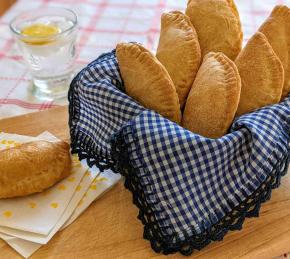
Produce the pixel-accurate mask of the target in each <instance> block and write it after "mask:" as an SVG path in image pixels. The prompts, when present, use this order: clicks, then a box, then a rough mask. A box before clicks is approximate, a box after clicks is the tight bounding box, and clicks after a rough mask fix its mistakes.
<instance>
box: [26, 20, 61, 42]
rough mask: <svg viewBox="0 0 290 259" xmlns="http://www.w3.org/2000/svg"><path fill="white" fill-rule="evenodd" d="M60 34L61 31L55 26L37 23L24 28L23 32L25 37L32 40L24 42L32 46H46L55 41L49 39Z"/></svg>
mask: <svg viewBox="0 0 290 259" xmlns="http://www.w3.org/2000/svg"><path fill="white" fill-rule="evenodd" d="M59 32H60V29H59V28H58V27H57V26H55V25H49V24H42V23H35V24H32V25H28V26H26V27H24V28H23V29H22V31H21V34H22V35H23V36H28V37H31V38H24V39H22V41H24V42H25V43H28V44H32V45H44V44H47V43H50V42H52V41H53V39H49V37H51V36H54V35H56V34H58V33H59Z"/></svg>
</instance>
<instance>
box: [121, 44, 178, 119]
mask: <svg viewBox="0 0 290 259" xmlns="http://www.w3.org/2000/svg"><path fill="white" fill-rule="evenodd" d="M116 50H117V51H116V55H117V59H118V63H119V67H120V71H121V76H122V79H123V81H124V86H125V90H126V93H127V94H128V95H129V96H131V97H132V98H134V99H135V100H136V101H138V102H139V103H141V104H142V105H143V106H144V107H146V108H148V109H152V110H154V111H156V112H158V113H160V114H161V115H163V116H164V117H166V118H167V119H169V120H171V121H174V122H176V123H180V121H181V111H180V106H179V101H178V95H177V92H176V89H175V86H174V84H173V82H172V80H171V78H170V76H169V74H168V72H167V70H166V69H165V67H164V66H163V65H162V64H161V63H160V62H159V61H158V59H157V58H156V57H155V56H154V55H153V54H152V53H151V52H150V51H148V50H147V49H145V48H144V47H142V46H141V45H139V44H136V43H120V44H118V45H117V48H116Z"/></svg>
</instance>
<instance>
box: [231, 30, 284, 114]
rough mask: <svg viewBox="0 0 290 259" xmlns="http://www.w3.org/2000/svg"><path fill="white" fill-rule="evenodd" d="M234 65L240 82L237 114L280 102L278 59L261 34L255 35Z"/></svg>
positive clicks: (281, 83)
mask: <svg viewBox="0 0 290 259" xmlns="http://www.w3.org/2000/svg"><path fill="white" fill-rule="evenodd" d="M235 63H236V65H237V68H238V70H239V74H240V76H241V80H242V89H241V99H240V103H239V107H238V111H237V115H242V114H245V113H249V112H252V111H253V110H255V109H258V108H261V107H263V106H266V105H270V104H275V103H278V102H279V101H280V99H281V95H282V90H283V83H284V70H283V66H282V63H281V61H280V59H279V58H278V56H277V55H276V54H275V52H274V50H273V49H272V47H271V45H270V43H269V42H268V40H267V38H266V36H265V35H264V34H263V33H261V32H257V33H256V34H254V36H253V37H252V38H251V39H250V40H249V41H248V43H247V45H246V46H245V47H244V49H243V50H242V52H241V53H240V54H239V56H238V57H237V59H236V61H235Z"/></svg>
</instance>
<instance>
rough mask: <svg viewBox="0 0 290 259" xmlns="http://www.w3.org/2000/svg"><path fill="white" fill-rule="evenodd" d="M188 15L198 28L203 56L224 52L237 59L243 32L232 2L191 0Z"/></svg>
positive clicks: (229, 0)
mask: <svg viewBox="0 0 290 259" xmlns="http://www.w3.org/2000/svg"><path fill="white" fill-rule="evenodd" d="M186 14H187V15H188V16H189V17H190V20H191V22H192V24H193V26H194V28H195V29H196V32H197V35H198V39H199V43H200V48H201V54H202V56H205V55H206V54H207V53H208V52H211V51H213V52H223V53H224V54H226V55H227V56H228V57H229V58H230V59H232V60H235V58H236V57H237V55H238V54H239V52H240V51H241V48H242V41H243V33H242V28H241V22H240V17H239V13H238V11H237V8H236V6H235V3H234V2H233V0H189V1H188V5H187V9H186Z"/></svg>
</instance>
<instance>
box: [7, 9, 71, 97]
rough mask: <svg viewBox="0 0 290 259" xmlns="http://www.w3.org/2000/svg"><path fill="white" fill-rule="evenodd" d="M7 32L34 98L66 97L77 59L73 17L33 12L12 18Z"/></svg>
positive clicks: (55, 11)
mask: <svg viewBox="0 0 290 259" xmlns="http://www.w3.org/2000/svg"><path fill="white" fill-rule="evenodd" d="M10 29H11V31H12V33H13V34H14V36H15V38H16V42H17V45H18V46H19V49H20V51H21V53H22V55H23V58H24V60H25V62H26V63H27V65H28V67H29V70H30V72H31V75H32V82H33V87H32V91H33V94H34V95H35V96H36V97H38V98H40V99H50V100H51V99H57V98H62V97H65V96H66V95H67V90H68V87H69V84H70V82H71V80H72V77H73V70H74V63H75V59H76V50H75V44H76V36H77V16H76V14H75V13H74V12H73V11H71V10H69V9H65V8H52V7H51V8H43V9H42V8H39V9H34V10H30V11H26V12H23V13H21V14H20V15H19V16H17V17H16V18H14V19H13V20H12V21H11V23H10Z"/></svg>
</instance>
